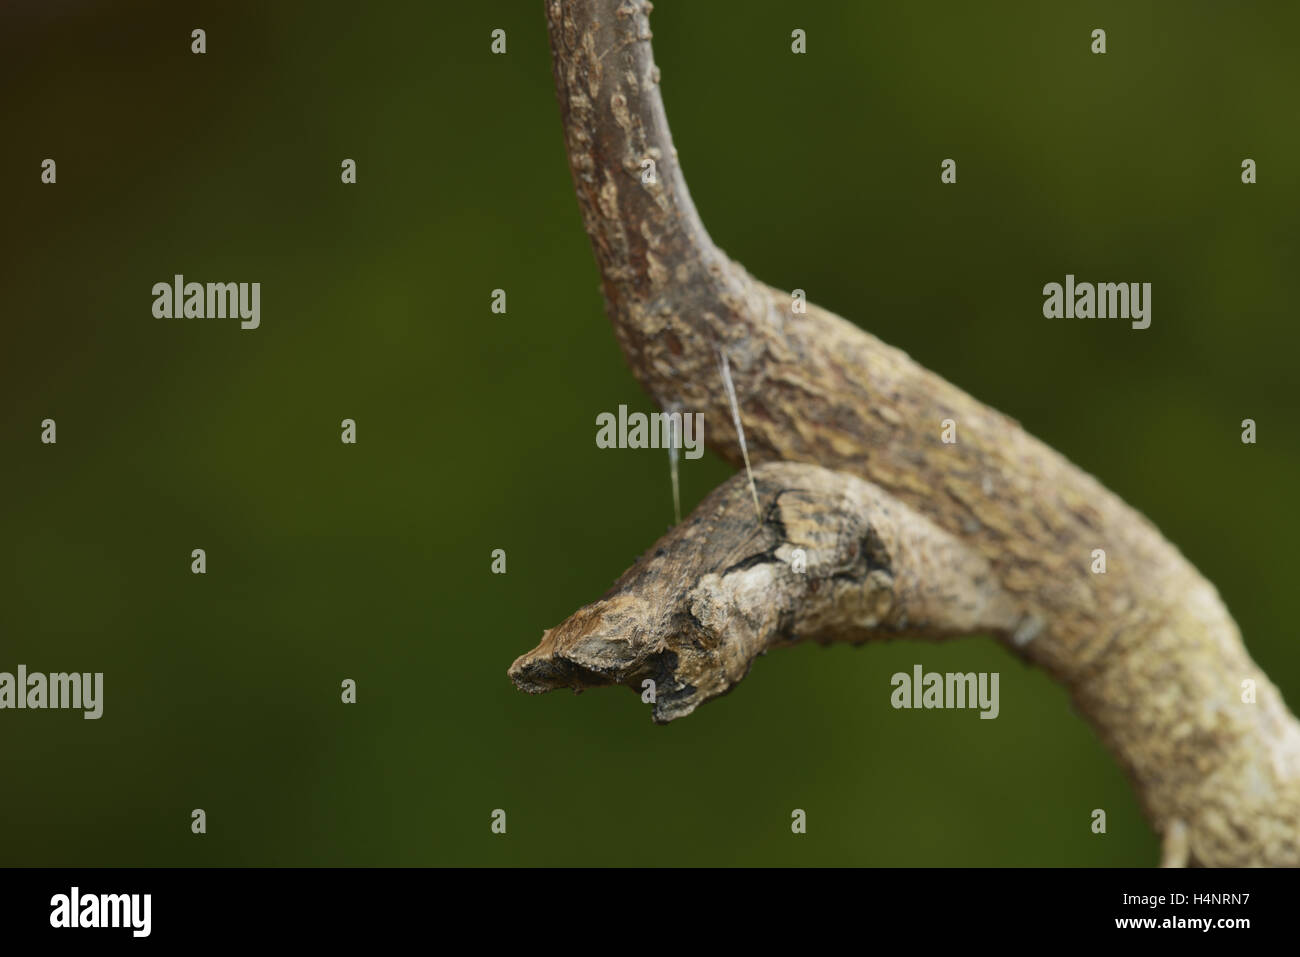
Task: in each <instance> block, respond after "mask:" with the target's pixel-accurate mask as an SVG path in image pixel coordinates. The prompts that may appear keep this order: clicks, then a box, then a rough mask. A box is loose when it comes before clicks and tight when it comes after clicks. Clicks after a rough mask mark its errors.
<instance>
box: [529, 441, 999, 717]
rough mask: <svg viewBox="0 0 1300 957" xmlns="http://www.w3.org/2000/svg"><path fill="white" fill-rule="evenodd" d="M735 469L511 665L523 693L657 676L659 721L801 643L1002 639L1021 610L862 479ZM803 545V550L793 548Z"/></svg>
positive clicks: (804, 469) (783, 467) (987, 573)
mask: <svg viewBox="0 0 1300 957" xmlns="http://www.w3.org/2000/svg"><path fill="white" fill-rule="evenodd" d="M754 482H755V485H756V487H757V489H758V497H759V507H760V508H761V509H762V514H763V521H762V524H761V525H760V524H759V523H758V522H756V521H755V519H754V512H753V509H752V503H751V501H750V491H749V484H748V481H747V480H746V478H745V476H744V475H737V476H736V477H735V478H733V479H732V480H731V481H729V482H727V483H725V484H724V485H723V486H722V487H721V488H719V489H717V490H716V491H715V492H714V493H713V494H712V495H710V496H709V497H708V498H706V499H705V500H704V501H703V502H702V503H701V504H700V505H699V507H698V508H696V509H695V511H694V513H692V514H691V515H690V517H689V518H687V520H686V521H685V522H683V523H681V524H680V525H678V526H677V527H676V528H674V529H673V530H672V531H671V532H669V533H668V534H667V535H665V536H664V537H663V538H662V539H660V540H659V541H658V542H657V543H656V544H655V546H654V548H652V549H651V550H650V551H649V552H647V553H646V554H645V555H643V556H642V557H641V559H640V560H639V561H638V562H637V563H636V564H635V565H634V566H632V568H630V569H629V570H628V571H627V572H626V573H625V574H624V575H623V577H622V578H620V579H619V580H618V581H617V582H616V583H615V584H614V587H613V588H611V589H610V590H609V592H608V593H606V595H605V596H604V597H603V598H602V599H600V600H599V601H597V602H595V603H594V604H592V605H588V606H587V607H586V608H584V609H582V611H580V612H578V613H577V614H576V615H574V616H573V617H571V618H569V619H568V620H567V621H565V622H564V623H563V624H561V625H559V626H558V627H556V628H552V629H551V630H550V631H548V632H547V633H546V635H545V636H544V637H543V638H542V643H541V644H540V645H539V646H538V647H537V648H536V649H535V650H533V651H531V652H529V653H528V654H526V655H524V656H522V657H521V658H519V659H518V660H517V661H516V662H515V663H514V665H513V666H512V667H511V669H510V674H511V676H512V677H513V678H514V681H515V683H516V684H517V685H518V686H519V687H520V688H522V689H523V690H525V691H532V692H541V691H549V690H551V689H553V688H570V687H572V688H588V687H594V686H599V685H605V684H623V685H628V686H629V687H632V688H634V689H637V690H640V688H641V683H642V682H643V681H644V680H645V679H647V678H649V679H651V680H653V681H654V682H655V709H654V716H655V720H656V721H660V722H668V721H671V720H672V719H674V718H680V717H682V716H683V715H687V714H690V713H691V712H692V711H694V710H695V708H696V707H697V706H699V705H700V704H703V703H704V702H705V701H707V700H709V699H710V698H715V697H717V696H718V695H721V694H725V693H726V692H727V691H729V690H731V688H732V687H733V686H734V685H735V684H736V683H737V682H738V681H740V679H741V678H743V677H745V675H746V674H747V673H748V671H749V666H750V664H751V663H752V662H753V660H754V659H755V658H756V657H757V656H758V655H760V654H763V653H764V652H766V651H767V650H768V649H769V648H771V647H774V646H779V645H785V644H792V643H794V642H796V641H804V640H807V641H818V642H823V643H828V642H832V641H850V642H863V641H867V640H869V639H871V638H884V637H904V636H914V637H921V638H947V637H952V636H957V635H969V634H972V633H991V634H996V635H998V636H1000V637H1002V638H1004V639H1008V640H1009V639H1010V638H1011V636H1012V634H1013V633H1014V631H1015V629H1016V628H1017V626H1018V625H1019V624H1020V623H1021V620H1022V618H1023V613H1022V612H1021V611H1020V609H1019V607H1018V606H1017V605H1016V604H1015V603H1014V602H1013V601H1011V599H1010V598H1009V597H1008V596H1007V595H1006V593H1005V592H1003V591H1002V589H1001V588H1000V587H999V585H998V583H997V581H996V580H995V579H994V577H993V570H992V568H991V567H990V566H989V563H988V562H987V561H985V560H984V558H982V557H981V556H979V555H977V554H976V553H975V552H973V551H971V550H970V549H969V548H967V547H966V546H965V545H963V544H962V543H961V542H959V541H958V540H957V539H955V538H954V537H953V536H951V535H949V534H948V533H946V532H943V531H941V530H940V529H938V528H936V527H935V526H934V525H932V524H930V522H928V521H926V520H925V519H924V518H922V517H921V516H919V515H917V514H916V513H915V512H913V511H912V510H911V509H909V508H907V507H906V506H904V505H900V504H899V503H898V502H896V501H894V500H893V499H892V498H890V497H889V496H888V495H886V494H884V493H883V492H881V490H880V489H878V488H876V487H875V486H874V485H871V484H870V483H868V482H864V481H863V480H862V479H859V478H857V477H855V476H852V475H845V474H844V473H842V472H831V471H828V470H827V469H823V468H819V467H817V466H815V465H796V464H793V463H789V462H780V463H771V464H768V465H762V466H759V467H758V468H757V469H755V472H754ZM800 553H802V554H800Z"/></svg>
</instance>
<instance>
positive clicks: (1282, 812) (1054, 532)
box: [539, 0, 1300, 865]
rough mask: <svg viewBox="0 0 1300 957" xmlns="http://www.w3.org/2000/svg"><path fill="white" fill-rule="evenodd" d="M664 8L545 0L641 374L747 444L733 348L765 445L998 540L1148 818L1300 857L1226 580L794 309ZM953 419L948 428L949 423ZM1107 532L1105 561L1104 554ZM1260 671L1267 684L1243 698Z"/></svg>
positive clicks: (882, 356) (1052, 667)
mask: <svg viewBox="0 0 1300 957" xmlns="http://www.w3.org/2000/svg"><path fill="white" fill-rule="evenodd" d="M649 10H650V4H649V3H648V2H637V0H621V2H619V0H548V4H547V15H548V20H549V24H550V33H551V46H552V52H553V55H554V63H555V81H556V90H557V95H558V98H559V102H560V108H561V114H562V117H563V121H564V130H565V139H566V144H567V147H568V152H569V160H570V167H571V169H572V172H573V178H574V185H575V188H576V191H577V194H578V200H579V206H580V208H581V210H582V214H583V221H584V224H585V226H586V229H587V232H588V234H589V236H590V237H591V241H592V246H593V249H594V251H595V254H596V260H597V263H598V265H599V266H600V271H601V276H602V280H603V289H604V294H605V300H606V307H607V311H608V312H609V315H610V317H611V319H612V320H613V325H614V330H615V333H616V335H617V337H618V340H619V343H620V345H621V346H622V348H623V351H624V354H625V355H626V357H627V359H628V363H629V365H630V366H631V369H632V371H633V373H634V374H635V375H636V377H637V379H638V380H639V381H640V383H641V384H642V386H643V387H644V388H645V389H646V391H647V392H649V393H650V395H651V396H653V397H654V398H655V400H656V401H657V402H658V403H659V404H660V406H661V407H667V406H668V405H670V404H672V403H680V404H681V406H682V407H683V408H685V409H687V410H690V411H695V412H703V413H704V414H705V417H706V419H707V420H708V422H709V425H710V428H709V430H708V437H709V446H710V447H711V448H712V449H714V450H715V451H716V452H718V453H719V454H721V455H722V456H723V457H724V458H726V459H727V460H728V461H730V462H731V463H732V464H733V465H736V466H739V465H740V464H741V462H742V450H741V448H740V445H739V443H738V441H737V436H736V431H735V429H734V428H733V427H732V425H731V420H730V413H729V410H728V405H727V399H726V393H725V390H724V388H723V386H722V383H721V381H720V379H719V374H718V365H719V363H718V358H719V354H720V353H723V352H725V354H726V356H727V358H728V360H729V366H730V368H731V370H732V372H733V375H734V378H735V384H736V392H737V397H738V401H739V406H740V411H741V416H742V420H743V424H744V429H745V433H746V436H747V438H748V441H749V453H750V458H751V459H752V460H753V461H754V462H764V461H769V462H770V461H778V460H788V461H792V462H804V463H812V464H817V465H820V466H823V467H824V468H827V469H833V470H835V471H838V472H844V473H849V474H852V475H857V476H859V477H861V478H864V479H866V480H868V481H870V482H871V483H873V484H874V485H875V486H876V487H877V488H878V490H879V491H881V492H882V493H884V494H885V495H887V496H888V497H889V500H890V501H892V502H895V503H899V504H902V505H905V506H907V507H909V508H910V509H911V510H912V511H913V512H915V513H916V514H917V515H919V516H922V517H924V518H925V519H926V520H927V522H928V523H929V525H931V526H934V527H935V528H937V529H941V530H943V531H944V532H946V533H947V534H948V535H949V536H951V537H952V538H953V539H955V540H957V541H959V542H960V543H961V544H962V545H963V546H964V547H965V549H966V551H968V552H969V553H970V554H973V555H977V556H980V557H981V558H982V559H983V560H984V561H985V562H987V564H988V566H989V568H990V569H991V570H992V575H993V578H994V580H995V581H996V582H997V583H998V586H999V588H1000V590H1001V592H1002V593H1004V594H1005V595H1006V596H1007V597H1008V599H1009V600H1010V601H1012V602H1013V603H1015V604H1016V606H1017V607H1018V608H1020V609H1022V610H1023V612H1024V614H1025V615H1026V616H1027V617H1026V618H1025V622H1026V623H1027V624H1026V625H1025V626H1023V627H1022V628H1021V629H1020V637H1021V640H1022V642H1023V646H1022V647H1021V651H1022V653H1023V654H1024V655H1025V656H1026V657H1027V658H1028V659H1029V660H1030V661H1032V662H1034V663H1036V664H1038V665H1040V666H1041V667H1043V668H1044V669H1046V670H1047V671H1048V672H1049V673H1050V674H1051V675H1052V676H1053V677H1055V678H1056V679H1057V680H1059V681H1061V682H1062V683H1063V684H1065V686H1066V687H1067V688H1069V690H1070V693H1071V695H1072V697H1073V699H1074V701H1075V703H1076V705H1077V707H1078V708H1079V710H1080V711H1081V712H1082V713H1083V714H1084V715H1086V716H1087V718H1088V720H1089V721H1090V722H1091V723H1092V725H1093V726H1094V727H1095V728H1096V730H1097V732H1098V734H1099V735H1100V737H1101V738H1102V740H1103V741H1104V742H1105V744H1106V745H1107V746H1108V747H1109V748H1110V750H1111V751H1112V753H1113V754H1114V755H1115V757H1116V758H1117V760H1118V761H1119V762H1120V763H1121V765H1122V766H1123V767H1124V768H1125V770H1126V772H1127V773H1128V775H1129V776H1130V778H1131V779H1132V781H1133V783H1134V786H1135V787H1136V789H1137V792H1138V795H1139V797H1140V799H1141V801H1142V804H1143V807H1144V809H1145V811H1146V813H1147V815H1148V817H1149V818H1150V820H1151V821H1152V823H1153V825H1154V827H1155V828H1156V830H1157V831H1158V832H1160V833H1161V834H1162V835H1165V836H1166V837H1167V838H1168V840H1169V841H1171V842H1173V843H1174V844H1176V845H1177V846H1179V847H1185V848H1186V852H1185V853H1173V855H1172V856H1173V858H1175V859H1177V858H1179V857H1184V858H1186V860H1187V861H1188V862H1190V863H1194V864H1218V865H1242V864H1291V865H1296V864H1300V725H1298V724H1297V722H1296V720H1295V718H1294V717H1293V716H1292V715H1291V713H1290V712H1289V711H1288V710H1287V708H1286V706H1285V704H1284V703H1283V702H1282V699H1281V696H1280V695H1279V694H1278V692H1277V689H1276V688H1275V687H1274V686H1273V685H1272V684H1271V683H1270V682H1269V681H1268V679H1267V678H1266V677H1265V675H1264V674H1263V672H1261V671H1260V669H1259V668H1258V667H1257V666H1256V665H1255V663H1254V662H1253V661H1252V660H1251V659H1250V656H1249V655H1248V654H1247V653H1246V650H1245V648H1244V647H1243V645H1242V643H1241V637H1240V634H1239V632H1238V629H1237V626H1236V624H1235V623H1234V622H1233V620H1232V618H1231V617H1230V616H1229V614H1228V612H1227V610H1226V609H1225V608H1224V607H1223V604H1222V602H1221V601H1220V599H1219V596H1218V593H1217V592H1216V591H1215V589H1214V587H1213V586H1212V585H1210V583H1209V582H1207V581H1205V579H1204V578H1202V577H1201V575H1200V574H1199V573H1198V572H1197V571H1196V569H1195V568H1193V567H1192V565H1191V564H1190V563H1189V562H1188V561H1187V560H1186V559H1185V558H1183V556H1182V555H1181V554H1180V553H1179V552H1178V550H1177V549H1176V548H1175V547H1174V546H1173V545H1171V544H1170V543H1168V542H1167V541H1165V539H1164V538H1163V537H1161V535H1160V533H1159V532H1158V531H1157V530H1156V529H1155V527H1154V526H1152V525H1151V523H1150V522H1149V521H1147V520H1146V519H1145V518H1144V517H1143V516H1142V515H1140V514H1139V513H1138V512H1137V511H1135V510H1134V509H1132V508H1131V507H1129V506H1128V505H1126V504H1125V503H1124V502H1122V501H1121V500H1120V499H1119V498H1118V497H1116V496H1115V495H1114V494H1112V493H1111V492H1109V491H1107V490H1106V489H1105V488H1104V487H1102V485H1101V484H1100V483H1098V482H1097V481H1096V480H1095V479H1094V478H1093V477H1092V476H1090V475H1088V474H1087V473H1085V472H1083V471H1082V470H1080V469H1078V468H1077V467H1075V466H1074V465H1072V464H1071V463H1070V462H1068V461H1067V460H1066V459H1065V458H1064V457H1063V456H1061V455H1060V454H1059V453H1057V452H1055V451H1054V450H1052V449H1051V448H1049V447H1047V446H1046V445H1044V444H1043V443H1042V442H1040V441H1038V440H1037V439H1035V438H1033V437H1032V436H1030V435H1028V434H1027V433H1025V432H1024V430H1022V429H1021V428H1020V426H1019V425H1018V424H1017V423H1016V422H1015V421H1013V420H1012V419H1010V418H1008V417H1007V416H1005V415H1003V414H1001V413H1000V412H997V411H995V410H993V409H990V408H988V407H987V406H984V405H982V404H981V403H979V402H977V401H976V400H974V399H973V398H971V397H970V396H969V395H967V394H966V393H964V392H962V391H961V390H960V389H958V388H956V387H955V386H953V385H951V384H950V383H948V382H946V381H944V380H943V379H941V378H940V377H938V376H936V375H935V374H933V373H931V372H929V371H927V370H926V369H924V368H922V367H920V366H918V365H917V364H916V363H915V362H913V361H912V360H911V359H909V358H908V357H907V356H906V355H904V354H903V353H902V352H900V351H898V350H897V349H894V348H892V347H890V346H887V345H885V344H884V343H882V342H880V341H879V340H878V339H876V338H875V337H873V336H871V335H869V334H867V333H864V332H862V331H861V330H859V329H858V328H856V327H855V326H853V325H851V324H850V323H848V322H845V321H844V320H843V319H840V318H839V317H837V316H835V315H832V314H831V313H829V312H826V311H825V310H822V309H819V308H817V307H816V306H813V305H811V304H809V305H808V309H807V314H806V315H803V314H796V313H794V312H793V311H792V309H791V299H790V297H789V295H788V294H786V293H783V292H780V291H778V290H775V289H771V288H769V287H767V286H764V285H763V284H761V283H759V282H757V281H755V280H754V279H752V278H751V277H750V276H749V275H748V274H747V273H746V272H745V271H744V270H743V269H742V268H741V267H740V266H738V265H737V264H735V263H733V262H731V261H730V260H729V259H727V257H726V256H725V255H724V254H723V253H722V252H721V251H719V250H718V249H717V248H716V247H715V246H714V244H713V243H712V242H711V241H710V240H709V238H708V235H707V233H706V232H705V231H704V228H703V226H702V224H701V223H700V219H699V216H698V215H697V214H696V211H695V207H694V205H693V204H692V202H691V200H690V195H689V193H688V191H687V189H686V184H685V180H684V179H683V177H682V174H681V170H680V167H679V165H678V163H677V154H676V151H675V150H674V149H673V145H672V139H671V136H670V134H669V131H668V125H667V121H666V119H665V115H664V109H663V103H662V99H661V97H660V93H659V72H658V70H657V68H656V67H655V66H654V63H653V58H652V54H651V49H650V42H649V39H650V29H649V20H648V15H649ZM646 159H653V160H655V178H654V180H653V181H652V182H644V181H643V175H642V174H643V168H644V167H643V161H644V160H646ZM947 419H951V420H952V421H953V422H954V423H955V425H956V429H957V439H958V440H957V442H956V443H955V444H947V443H944V442H942V441H940V429H941V423H942V422H943V421H944V420H947ZM751 508H752V506H751ZM751 521H752V519H751ZM1095 548H1102V549H1105V551H1106V553H1107V561H1108V569H1107V573H1105V574H1092V573H1090V570H1089V562H1090V558H1091V554H1092V550H1093V549H1095ZM634 571H635V569H634ZM944 581H945V582H950V581H951V579H944ZM609 610H610V609H609V608H607V609H606V611H609ZM612 622H613V619H611V618H608V617H605V618H602V619H601V624H600V627H602V628H608V627H612V624H611V623H612ZM1039 626H1041V627H1039ZM563 627H564V626H561V628H563ZM575 627H576V626H575ZM557 631H558V629H557ZM557 640H558V638H557ZM738 647H739V646H738ZM746 647H748V646H747V645H746ZM740 657H742V658H743V654H742V655H741V656H740ZM738 660H739V659H738ZM582 667H588V666H587V665H583V666H582ZM589 670H590V669H589ZM593 673H598V672H595V671H594V670H593ZM539 680H540V679H539ZM1246 681H1250V682H1253V683H1254V685H1255V688H1256V697H1255V700H1254V701H1253V702H1247V701H1243V700H1242V699H1243V695H1242V687H1243V682H1246ZM709 696H710V695H705V696H704V697H706V698H707V697H709ZM701 700H702V699H701ZM697 703H698V702H697Z"/></svg>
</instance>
